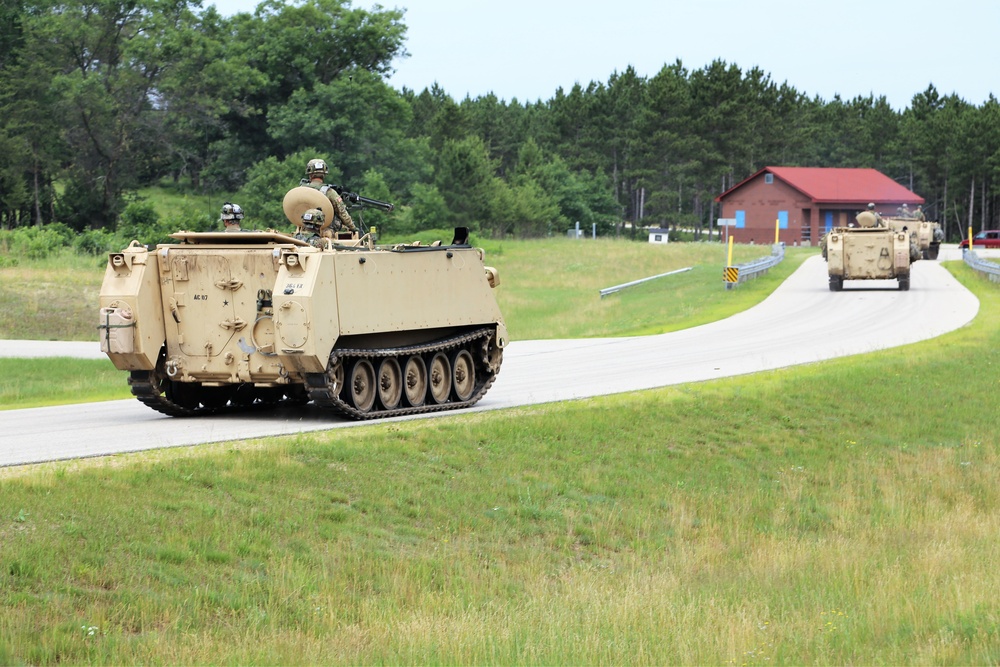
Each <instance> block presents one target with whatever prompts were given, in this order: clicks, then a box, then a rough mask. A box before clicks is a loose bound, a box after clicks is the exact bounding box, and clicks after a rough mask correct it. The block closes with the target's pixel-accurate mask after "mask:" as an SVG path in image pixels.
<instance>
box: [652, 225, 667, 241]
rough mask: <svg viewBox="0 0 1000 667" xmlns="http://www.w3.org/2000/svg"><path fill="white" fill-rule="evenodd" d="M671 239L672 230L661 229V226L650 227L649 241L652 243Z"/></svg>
mask: <svg viewBox="0 0 1000 667" xmlns="http://www.w3.org/2000/svg"><path fill="white" fill-rule="evenodd" d="M669 241H670V230H669V229H660V228H659V227H650V229H649V242H650V243H669Z"/></svg>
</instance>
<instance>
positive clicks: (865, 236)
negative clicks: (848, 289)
mask: <svg viewBox="0 0 1000 667" xmlns="http://www.w3.org/2000/svg"><path fill="white" fill-rule="evenodd" d="M910 253H911V245H910V235H909V233H908V232H904V231H893V230H892V229H889V228H888V227H882V226H877V227H835V228H834V229H832V230H831V231H830V232H829V233H828V234H827V235H826V237H825V238H824V239H823V256H824V257H825V258H826V262H827V271H828V273H829V276H830V290H831V291H834V292H839V291H840V290H842V289H843V288H844V281H845V280H887V279H888V280H892V279H895V280H897V281H898V283H899V289H901V290H908V289H910V261H911V254H910Z"/></svg>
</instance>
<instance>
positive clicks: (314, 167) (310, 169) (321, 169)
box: [306, 157, 330, 180]
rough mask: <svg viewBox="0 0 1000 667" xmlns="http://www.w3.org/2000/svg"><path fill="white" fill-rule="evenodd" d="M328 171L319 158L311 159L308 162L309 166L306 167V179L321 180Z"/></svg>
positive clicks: (323, 161) (324, 163) (324, 161)
mask: <svg viewBox="0 0 1000 667" xmlns="http://www.w3.org/2000/svg"><path fill="white" fill-rule="evenodd" d="M329 171H330V170H329V169H328V168H327V166H326V160H323V159H320V158H318V157H317V158H313V159H312V160H309V164H307V165H306V178H308V179H309V180H312V179H314V178H319V179H323V178H326V175H327V173H328V172H329Z"/></svg>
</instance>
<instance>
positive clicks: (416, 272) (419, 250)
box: [99, 187, 508, 419]
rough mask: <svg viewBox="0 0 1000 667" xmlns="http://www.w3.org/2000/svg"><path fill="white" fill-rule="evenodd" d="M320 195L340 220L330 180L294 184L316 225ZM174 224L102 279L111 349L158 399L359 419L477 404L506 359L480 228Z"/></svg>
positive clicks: (295, 219)
mask: <svg viewBox="0 0 1000 667" xmlns="http://www.w3.org/2000/svg"><path fill="white" fill-rule="evenodd" d="M344 199H345V200H346V201H348V202H351V203H353V204H355V207H357V206H364V205H369V206H371V205H376V206H381V207H382V208H386V207H389V208H391V205H389V204H385V203H384V202H378V201H376V200H369V199H365V198H363V197H359V196H357V195H354V194H353V193H346V195H345V197H344ZM315 209H319V210H321V211H324V212H326V213H327V215H326V219H327V220H332V219H333V210H332V207H331V204H330V201H329V200H328V199H327V197H326V196H325V195H323V194H321V193H320V192H319V191H317V190H315V189H312V188H309V187H299V188H295V189H293V190H292V191H290V192H289V193H288V195H286V197H285V201H284V210H285V215H286V216H287V217H288V219H289V221H291V222H292V223H293V224H295V225H296V226H297V227H299V228H300V230H301V227H302V222H301V220H302V218H303V217H306V218H309V217H310V216H306V215H304V214H305V212H306V211H309V210H315ZM172 238H174V239H176V240H177V242H176V243H169V244H161V245H158V246H156V248H155V249H148V248H146V247H145V246H143V245H141V244H140V243H139V242H137V241H133V242H132V244H131V245H130V246H129V247H127V248H125V249H124V250H123V251H121V252H115V253H111V254H110V256H109V259H108V266H107V269H106V271H105V275H104V282H103V285H102V287H101V294H100V306H101V309H100V324H99V331H100V337H101V349H102V350H103V351H104V352H106V353H107V355H108V357H109V358H110V359H111V361H112V362H113V363H114V365H115V367H116V368H118V369H120V370H123V371H128V372H129V378H128V383H129V386H130V387H131V389H132V394H133V395H135V396H136V398H138V400H140V401H141V402H143V403H144V404H146V405H147V406H149V407H151V408H153V409H154V410H158V411H160V412H162V413H164V414H167V415H172V416H189V415H199V414H205V413H212V412H217V411H220V410H227V411H229V410H237V409H241V408H242V409H257V408H263V407H267V406H273V405H279V404H287V403H299V404H304V403H307V402H309V401H312V402H313V403H315V404H317V405H319V406H322V407H325V408H329V409H330V410H332V411H333V412H334V413H337V414H339V415H342V416H345V417H348V418H351V419H369V418H374V417H384V416H392V415H405V414H412V413H418V412H427V411H435V410H445V409H451V408H463V407H467V406H471V405H473V404H474V403H476V402H477V401H478V400H479V399H481V398H482V397H483V395H484V394H485V393H486V392H487V390H488V389H489V388H490V386H491V385H492V384H493V381H494V379H495V378H496V375H497V373H498V372H499V371H500V364H501V361H502V358H503V349H504V347H505V346H506V344H507V341H508V338H507V329H506V327H505V326H504V321H503V317H502V316H501V314H500V310H499V307H498V306H497V302H496V299H495V298H494V295H493V288H495V287H496V286H497V284H498V282H499V277H498V273H497V271H496V270H495V269H493V268H491V267H487V266H485V265H484V263H483V259H484V253H483V251H482V250H480V249H477V248H474V247H472V246H471V245H470V244H469V235H468V230H467V229H465V228H458V229H456V230H455V236H454V239H453V240H452V241H451V243H450V244H448V245H441V244H439V243H436V244H434V245H431V246H425V245H420V244H418V243H413V244H400V245H392V246H377V245H375V242H374V240H373V237H372V236H371V235H368V234H366V235H364V236H360V235H359V234H358V233H357V232H354V233H332V234H331V233H328V232H326V230H324V234H323V235H322V236H319V237H313V238H311V239H309V240H306V239H304V238H303V235H302V234H298V235H295V236H292V235H289V234H285V233H280V232H276V231H272V230H269V231H261V232H245V231H241V232H235V233H232V232H230V233H226V232H201V233H196V232H186V231H182V232H178V233H176V234H173V235H172Z"/></svg>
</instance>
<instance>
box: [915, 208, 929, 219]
mask: <svg viewBox="0 0 1000 667" xmlns="http://www.w3.org/2000/svg"><path fill="white" fill-rule="evenodd" d="M913 219H914V220H919V221H920V222H924V221H925V220H927V216H925V215H924V207H923V206H918V207H917V210H916V211H914V212H913Z"/></svg>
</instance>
